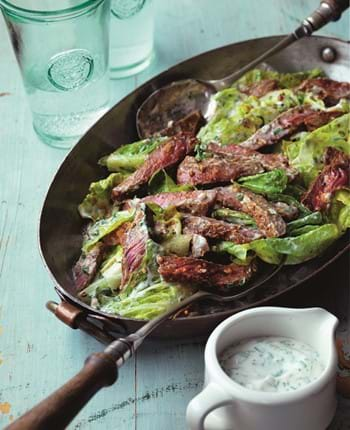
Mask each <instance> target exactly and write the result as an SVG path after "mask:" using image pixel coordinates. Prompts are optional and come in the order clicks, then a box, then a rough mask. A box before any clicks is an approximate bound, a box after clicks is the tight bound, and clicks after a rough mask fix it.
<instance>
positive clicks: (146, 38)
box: [110, 0, 155, 79]
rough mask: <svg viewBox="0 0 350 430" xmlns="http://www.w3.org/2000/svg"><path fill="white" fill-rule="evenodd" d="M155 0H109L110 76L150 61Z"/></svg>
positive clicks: (132, 72)
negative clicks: (110, 1)
mask: <svg viewBox="0 0 350 430" xmlns="http://www.w3.org/2000/svg"><path fill="white" fill-rule="evenodd" d="M154 15H155V2H154V0H112V3H111V23H110V26H111V29H110V33H111V42H110V69H111V78H112V79H118V78H125V77H127V76H131V75H135V74H136V73H139V72H141V71H142V70H144V69H145V68H146V67H148V66H149V64H150V63H151V61H152V58H153V44H154V18H155V16H154Z"/></svg>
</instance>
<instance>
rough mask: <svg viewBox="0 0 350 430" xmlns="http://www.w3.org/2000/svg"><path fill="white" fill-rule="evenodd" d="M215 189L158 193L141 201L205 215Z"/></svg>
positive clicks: (210, 204) (210, 205)
mask: <svg viewBox="0 0 350 430" xmlns="http://www.w3.org/2000/svg"><path fill="white" fill-rule="evenodd" d="M215 198H216V190H203V191H199V190H198V191H180V192H175V193H171V192H170V193H160V194H156V195H154V196H147V197H144V198H143V199H141V200H140V201H141V202H142V203H155V204H157V205H158V206H160V207H162V208H167V207H169V206H175V207H176V208H177V209H179V210H180V211H183V212H189V213H191V214H193V215H206V214H207V213H208V211H209V209H211V208H212V207H213V206H214V204H215Z"/></svg>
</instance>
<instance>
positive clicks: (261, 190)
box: [238, 169, 288, 196]
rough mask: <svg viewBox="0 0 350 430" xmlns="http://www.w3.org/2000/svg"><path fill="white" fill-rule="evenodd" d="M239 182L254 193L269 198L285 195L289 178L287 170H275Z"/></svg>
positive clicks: (241, 179) (247, 177) (243, 178)
mask: <svg viewBox="0 0 350 430" xmlns="http://www.w3.org/2000/svg"><path fill="white" fill-rule="evenodd" d="M238 182H239V183H240V184H241V185H243V187H245V188H248V189H249V190H251V191H253V192H254V193H258V194H264V195H266V196H268V195H269V194H277V193H283V191H284V189H285V188H286V186H287V183H288V177H287V175H286V172H285V170H282V169H275V170H272V171H271V172H265V173H259V174H257V175H253V176H245V177H242V178H240V179H238Z"/></svg>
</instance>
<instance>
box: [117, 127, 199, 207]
mask: <svg viewBox="0 0 350 430" xmlns="http://www.w3.org/2000/svg"><path fill="white" fill-rule="evenodd" d="M196 143H197V139H196V138H195V137H193V135H192V134H190V133H181V134H178V135H176V136H173V137H171V138H169V139H168V140H166V141H165V142H163V143H162V144H161V145H160V146H159V147H158V148H157V149H155V150H154V151H153V152H152V153H151V154H150V155H149V156H148V157H147V160H146V161H145V162H144V163H143V164H142V166H140V167H139V168H138V169H137V170H136V171H135V172H134V173H133V174H132V175H130V176H128V177H127V178H126V179H125V180H124V181H123V182H121V183H120V184H119V185H117V186H116V187H114V188H113V190H112V198H113V199H114V200H118V201H119V200H121V199H122V198H123V197H124V196H125V195H128V194H131V193H133V192H134V191H136V190H137V189H138V188H139V187H140V186H141V185H143V184H145V183H146V182H148V181H149V179H150V178H151V177H152V176H153V175H154V173H156V172H158V171H159V170H161V169H164V168H166V167H169V166H172V165H173V164H176V163H178V162H180V161H181V160H183V159H184V158H185V156H186V155H187V154H188V153H190V152H192V151H193V149H194V147H195V145H196Z"/></svg>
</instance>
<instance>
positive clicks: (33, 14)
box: [0, 0, 110, 148]
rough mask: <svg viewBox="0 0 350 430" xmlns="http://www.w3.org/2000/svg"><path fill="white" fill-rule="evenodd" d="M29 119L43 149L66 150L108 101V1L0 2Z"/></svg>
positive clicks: (13, 0) (25, 0)
mask: <svg viewBox="0 0 350 430" xmlns="http://www.w3.org/2000/svg"><path fill="white" fill-rule="evenodd" d="M0 7H1V9H2V12H3V15H4V18H5V21H6V24H7V27H8V31H9V34H10V37H11V40H12V44H13V47H14V50H15V53H16V56H17V60H18V64H19V67H20V70H21V73H22V77H23V81H24V85H25V88H26V91H27V94H28V97H29V102H30V106H31V109H32V114H33V125H34V129H35V131H36V132H37V134H38V135H39V137H40V138H41V139H42V140H43V141H44V142H45V143H47V144H49V145H51V146H55V147H61V148H69V147H70V146H72V144H74V143H75V142H76V141H77V140H78V138H79V137H80V136H81V135H82V134H84V132H85V131H86V130H87V129H88V128H89V127H90V126H91V125H92V124H93V123H94V122H95V121H96V120H97V119H98V118H99V117H100V116H101V115H102V114H103V113H104V112H106V110H107V108H108V101H109V79H108V78H109V76H108V56H109V20H110V0H89V1H87V0H85V1H83V0H60V1H57V0H11V1H7V0H0Z"/></svg>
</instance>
